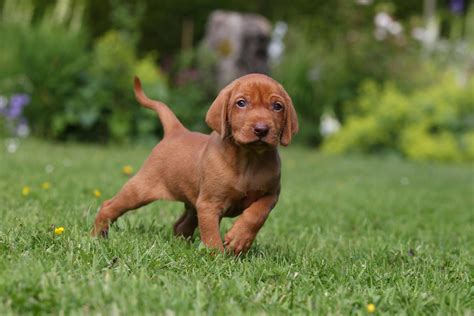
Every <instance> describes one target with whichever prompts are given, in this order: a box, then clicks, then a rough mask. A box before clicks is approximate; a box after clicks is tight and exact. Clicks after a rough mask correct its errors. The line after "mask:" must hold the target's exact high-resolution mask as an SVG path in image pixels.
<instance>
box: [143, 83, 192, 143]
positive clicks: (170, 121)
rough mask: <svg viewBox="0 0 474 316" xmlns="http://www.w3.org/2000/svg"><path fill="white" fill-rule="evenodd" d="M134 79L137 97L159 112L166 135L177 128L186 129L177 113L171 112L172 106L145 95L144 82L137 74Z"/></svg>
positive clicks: (146, 105)
mask: <svg viewBox="0 0 474 316" xmlns="http://www.w3.org/2000/svg"><path fill="white" fill-rule="evenodd" d="M134 81H135V86H134V90H135V98H136V99H137V101H138V102H139V103H140V104H141V105H143V106H144V107H146V108H149V109H152V110H154V111H155V112H156V113H158V116H159V117H160V121H161V124H163V130H164V132H165V136H166V135H167V134H169V133H171V132H173V131H175V130H179V129H185V127H184V126H183V124H181V122H180V121H179V120H178V118H177V117H176V115H174V113H173V112H171V110H170V108H169V107H168V106H167V105H166V104H164V103H163V102H160V101H155V100H152V99H150V98H148V97H147V96H146V95H145V93H144V92H143V89H142V83H141V82H140V79H139V78H138V77H137V76H135V78H134Z"/></svg>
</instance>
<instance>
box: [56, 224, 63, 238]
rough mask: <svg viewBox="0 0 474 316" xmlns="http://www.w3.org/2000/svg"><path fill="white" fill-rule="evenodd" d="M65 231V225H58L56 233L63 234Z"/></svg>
mask: <svg viewBox="0 0 474 316" xmlns="http://www.w3.org/2000/svg"><path fill="white" fill-rule="evenodd" d="M63 232H64V227H62V226H59V227H56V228H55V229H54V234H55V235H57V236H59V235H61V234H62V233H63Z"/></svg>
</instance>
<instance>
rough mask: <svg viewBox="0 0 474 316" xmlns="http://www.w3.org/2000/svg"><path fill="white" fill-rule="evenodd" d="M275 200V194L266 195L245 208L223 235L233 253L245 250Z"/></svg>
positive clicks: (276, 197)
mask: <svg viewBox="0 0 474 316" xmlns="http://www.w3.org/2000/svg"><path fill="white" fill-rule="evenodd" d="M277 201H278V195H277V194H272V195H266V196H264V197H262V198H260V199H258V200H257V201H255V202H253V203H252V204H251V205H250V206H249V207H248V208H247V209H245V210H244V211H243V213H242V215H240V217H239V218H238V219H237V220H236V221H235V223H234V225H233V226H232V228H231V229H230V230H229V232H228V233H227V234H226V235H225V238H224V240H225V245H226V248H227V249H228V250H230V251H232V252H233V253H234V254H235V255H238V254H240V253H245V252H247V251H248V250H249V249H250V247H251V246H252V243H253V241H254V240H255V237H256V236H257V233H258V231H259V230H260V228H261V227H262V226H263V224H264V223H265V220H266V219H267V217H268V214H270V211H271V210H272V209H273V207H274V206H275V204H276V202H277Z"/></svg>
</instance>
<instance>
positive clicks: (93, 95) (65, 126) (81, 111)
mask: <svg viewBox="0 0 474 316" xmlns="http://www.w3.org/2000/svg"><path fill="white" fill-rule="evenodd" d="M130 43H131V41H128V39H127V36H126V35H125V34H123V33H120V32H117V31H109V32H107V33H106V34H104V35H103V36H102V37H101V38H99V39H98V40H97V41H96V43H95V45H94V48H93V51H92V54H91V62H90V64H89V66H88V67H87V68H86V69H85V71H84V78H83V79H84V80H83V82H82V83H81V86H80V87H79V89H78V91H77V93H76V94H75V96H74V97H73V98H71V100H69V101H68V102H67V103H66V104H65V110H64V113H63V115H58V116H56V117H55V119H54V120H53V126H54V130H55V132H56V135H61V137H62V138H66V139H74V138H75V139H80V140H99V141H107V140H109V139H110V140H113V141H119V142H120V141H125V140H127V139H128V138H130V137H136V136H141V137H146V135H149V136H151V134H152V132H153V131H155V130H156V129H157V127H158V125H157V124H158V123H157V119H156V115H155V114H154V113H152V112H151V111H145V110H142V109H141V108H140V106H138V105H137V103H136V101H135V98H134V95H133V88H132V87H133V81H132V79H133V76H134V75H135V74H137V75H139V76H140V78H141V79H142V82H143V85H144V87H145V89H146V90H147V93H149V94H150V96H152V97H154V98H158V99H166V97H167V93H168V89H167V85H166V78H165V77H164V76H163V75H162V74H161V72H160V71H159V69H158V68H157V67H156V66H155V64H154V59H153V56H152V55H148V56H146V57H145V58H143V59H138V58H137V57H136V53H135V49H134V47H133V46H132V45H131V44H130Z"/></svg>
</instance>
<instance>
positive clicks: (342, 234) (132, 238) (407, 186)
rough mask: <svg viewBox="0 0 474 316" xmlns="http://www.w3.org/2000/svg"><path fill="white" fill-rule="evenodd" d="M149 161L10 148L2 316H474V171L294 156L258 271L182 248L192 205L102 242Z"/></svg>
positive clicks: (72, 148)
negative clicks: (110, 202) (134, 176)
mask: <svg viewBox="0 0 474 316" xmlns="http://www.w3.org/2000/svg"><path fill="white" fill-rule="evenodd" d="M149 151H150V148H145V147H101V146H84V145H53V144H47V143H43V142H37V141H29V142H26V143H25V144H23V145H22V146H21V147H20V149H19V150H18V152H16V153H15V154H9V153H6V151H5V150H4V148H1V151H0V203H1V204H0V314H1V315H4V314H37V313H54V314H56V313H62V312H64V313H66V314H97V313H102V314H117V312H120V314H122V315H128V314H144V313H148V314H150V313H159V314H162V313H166V314H168V315H172V314H173V311H174V312H176V314H189V313H192V314H194V313H196V314H218V315H224V314H225V315H235V314H262V313H264V314H289V313H295V314H315V313H317V314H328V313H331V314H350V313H354V314H366V313H367V312H366V306H367V304H368V303H374V304H375V305H376V308H377V311H376V313H386V314H399V313H400V314H405V313H406V314H440V315H447V314H458V315H462V314H465V315H472V314H473V313H474V306H473V296H474V284H473V270H474V265H473V252H474V251H473V248H474V247H473V240H474V236H473V234H474V227H473V226H474V224H473V223H474V218H473V215H474V170H473V169H472V166H468V165H464V166H451V165H440V164H428V163H412V162H406V161H401V160H398V159H395V158H390V157H386V158H380V157H379V158H372V157H349V158H337V157H328V156H324V155H321V154H319V153H317V152H315V151H310V150H306V149H301V148H298V147H290V148H288V149H287V150H285V151H284V152H283V153H282V156H283V166H284V170H283V179H282V184H283V188H282V194H281V198H280V202H279V203H278V205H277V207H276V208H275V209H274V211H273V212H272V214H271V215H270V217H269V219H268V221H267V223H266V224H265V226H264V227H263V229H262V230H261V232H260V234H259V235H258V237H257V241H256V243H255V244H254V246H253V248H252V250H251V251H250V253H249V254H248V255H247V256H245V257H243V258H233V257H226V256H222V255H218V256H210V255H209V254H208V253H207V252H206V251H205V250H204V249H202V247H200V244H199V238H196V240H195V241H194V243H187V242H185V241H183V240H178V239H175V238H174V237H173V236H172V230H171V226H172V223H173V222H174V220H175V219H176V218H177V217H178V216H179V215H180V213H181V209H182V205H180V204H179V203H169V202H157V203H154V204H152V205H150V206H147V207H145V208H143V209H141V210H139V211H136V212H130V213H129V214H127V215H126V216H125V217H123V218H122V219H120V220H119V222H118V225H117V227H116V228H114V229H113V230H112V231H111V234H110V238H109V239H108V240H96V239H93V238H91V237H89V235H88V232H89V230H90V228H91V224H92V221H93V218H94V215H95V213H96V211H97V208H98V206H99V203H100V201H101V200H102V199H105V198H108V197H111V196H112V195H113V194H114V193H115V192H116V191H117V190H118V189H119V188H120V186H121V185H122V184H123V183H124V181H125V180H126V176H124V175H123V174H121V168H122V166H123V165H126V164H131V165H132V166H134V167H135V168H138V167H139V166H140V163H141V162H142V161H143V160H144V158H145V157H146V156H147V154H148V153H149ZM47 165H51V166H53V167H54V171H53V172H52V173H47V172H46V171H45V168H46V166H47ZM44 181H49V182H51V188H50V189H49V190H43V189H41V187H40V186H41V183H42V182H44ZM25 185H28V186H30V187H31V193H30V194H29V195H28V196H26V197H23V196H22V195H21V191H22V188H23V186H25ZM96 188H97V189H99V190H101V191H102V196H101V198H99V199H97V198H95V197H94V196H93V195H92V191H93V190H94V189H96ZM231 223H232V221H231V220H227V219H226V220H224V221H223V229H222V232H224V230H225V229H228V228H229V227H230V225H231ZM54 226H64V227H65V232H64V233H63V234H62V235H61V236H54V233H53V227H54Z"/></svg>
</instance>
